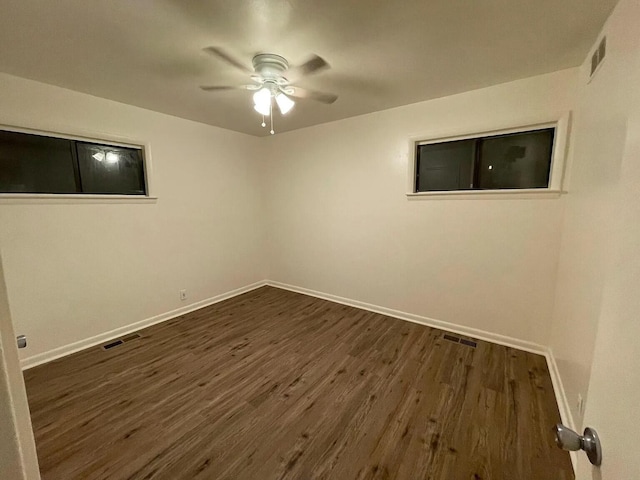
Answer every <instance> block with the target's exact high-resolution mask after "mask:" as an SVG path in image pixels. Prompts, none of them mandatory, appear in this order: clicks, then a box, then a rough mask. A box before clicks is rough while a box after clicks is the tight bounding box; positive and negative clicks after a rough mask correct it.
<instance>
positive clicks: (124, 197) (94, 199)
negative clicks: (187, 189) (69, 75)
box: [0, 124, 158, 204]
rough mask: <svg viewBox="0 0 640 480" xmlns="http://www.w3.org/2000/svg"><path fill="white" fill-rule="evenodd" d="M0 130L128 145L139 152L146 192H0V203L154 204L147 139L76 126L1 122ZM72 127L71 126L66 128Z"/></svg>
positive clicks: (126, 146)
mask: <svg viewBox="0 0 640 480" xmlns="http://www.w3.org/2000/svg"><path fill="white" fill-rule="evenodd" d="M0 130H4V131H7V132H15V133H25V134H27V135H40V136H43V137H51V138H61V139H65V140H75V141H78V142H87V143H94V144H98V145H105V146H110V147H121V148H131V149H136V150H140V151H141V153H142V165H143V170H144V181H145V186H146V193H145V194H144V195H139V194H135V195H134V194H94V193H17V192H12V193H1V192H0V204H4V203H24V202H26V203H76V202H82V203H140V202H143V203H144V202H147V203H149V202H151V203H155V201H156V200H157V198H158V197H156V196H155V195H154V194H155V191H154V189H153V181H152V178H153V169H152V161H151V145H150V144H149V142H146V141H140V140H135V139H132V138H128V137H122V136H118V135H111V134H107V133H98V132H93V131H87V130H79V129H75V130H74V132H73V133H63V132H61V131H54V130H48V129H46V130H45V129H35V128H26V127H20V126H15V125H4V124H0ZM65 130H72V129H65ZM74 168H75V167H74Z"/></svg>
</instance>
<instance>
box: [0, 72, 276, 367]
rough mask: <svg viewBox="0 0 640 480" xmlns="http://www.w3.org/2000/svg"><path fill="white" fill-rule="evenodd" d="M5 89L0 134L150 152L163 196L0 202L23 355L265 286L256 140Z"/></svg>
mask: <svg viewBox="0 0 640 480" xmlns="http://www.w3.org/2000/svg"><path fill="white" fill-rule="evenodd" d="M0 91H1V92H2V95H0V124H5V125H17V126H22V127H28V128H35V129H42V130H50V131H61V132H68V133H76V132H85V131H90V132H96V134H97V135H100V134H101V133H105V134H107V135H110V136H118V137H129V138H133V139H136V140H140V141H145V142H150V145H151V154H152V161H153V187H154V192H153V193H154V194H155V195H157V197H158V200H157V202H155V203H134V202H130V203H113V202H110V203H107V202H98V203H94V202H85V201H74V202H72V203H65V202H57V203H55V202H44V203H42V202H40V203H24V202H22V203H20V204H12V203H7V202H6V201H0V247H2V250H3V254H4V263H5V274H6V280H7V285H8V290H9V298H10V302H11V308H12V311H13V318H14V324H15V328H16V331H17V332H19V333H22V334H26V335H27V336H28V338H29V347H28V348H27V349H26V350H25V351H22V353H23V355H27V356H34V355H38V354H42V353H43V352H49V351H51V350H53V349H56V348H58V347H62V346H65V345H68V344H70V343H73V342H77V341H81V340H84V339H87V338H89V337H92V336H95V335H98V334H102V333H104V332H107V331H110V330H112V329H115V328H118V327H122V326H126V325H129V324H131V323H134V322H137V321H141V320H144V319H147V318H149V317H152V316H154V315H158V314H162V313H165V312H168V311H171V310H174V309H176V308H179V307H182V306H184V305H185V304H189V303H192V302H196V301H199V300H203V299H206V298H210V297H212V296H215V295H218V294H222V293H224V292H227V291H230V290H233V289H236V288H239V287H242V286H245V285H248V284H251V283H253V282H256V281H260V280H262V279H264V277H265V271H264V268H263V264H262V258H263V255H262V252H261V244H262V224H261V221H262V215H261V212H260V208H261V202H260V201H259V195H260V192H259V189H260V178H259V172H258V171H257V169H256V168H255V166H256V152H257V143H258V142H259V140H258V139H256V138H254V137H250V136H247V135H242V134H238V133H233V132H229V131H226V130H222V129H218V128H215V127H211V126H207V125H203V124H199V123H195V122H191V121H187V120H183V119H178V118H175V117H170V116H167V115H163V114H159V113H155V112H151V111H147V110H143V109H140V108H136V107H131V106H127V105H123V104H120V103H116V102H112V101H108V100H104V99H100V98H96V97H92V96H89V95H84V94H80V93H77V92H72V91H69V90H65V89H61V88H58V87H54V86H50V85H45V84H41V83H37V82H32V81H28V80H25V79H20V78H17V77H12V76H8V75H4V74H2V75H0ZM183 288H185V289H187V290H188V295H189V298H188V300H187V301H186V302H181V301H180V300H179V290H180V289H183Z"/></svg>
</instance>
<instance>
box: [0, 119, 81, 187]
mask: <svg viewBox="0 0 640 480" xmlns="http://www.w3.org/2000/svg"><path fill="white" fill-rule="evenodd" d="M71 148H72V142H71V141H70V140H66V139H63V138H53V137H45V136H43V135H30V134H26V133H18V132H7V131H0V193H76V192H77V188H78V186H77V185H76V176H75V172H74V164H73V156H72V154H71Z"/></svg>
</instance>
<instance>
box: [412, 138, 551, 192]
mask: <svg viewBox="0 0 640 480" xmlns="http://www.w3.org/2000/svg"><path fill="white" fill-rule="evenodd" d="M554 133H555V130H554V129H553V128H548V129H544V130H535V131H531V132H522V133H514V134H507V135H495V136H488V137H479V138H474V139H469V140H456V141H451V142H442V143H434V144H428V145H418V146H417V157H416V162H417V163H416V192H430V191H443V190H501V189H521V188H547V187H548V186H549V176H550V171H551V156H552V151H553V138H554Z"/></svg>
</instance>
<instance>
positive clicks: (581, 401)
mask: <svg viewBox="0 0 640 480" xmlns="http://www.w3.org/2000/svg"><path fill="white" fill-rule="evenodd" d="M577 407H578V413H579V414H580V415H582V414H583V413H584V398H582V394H580V393H579V394H578V404H577Z"/></svg>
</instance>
